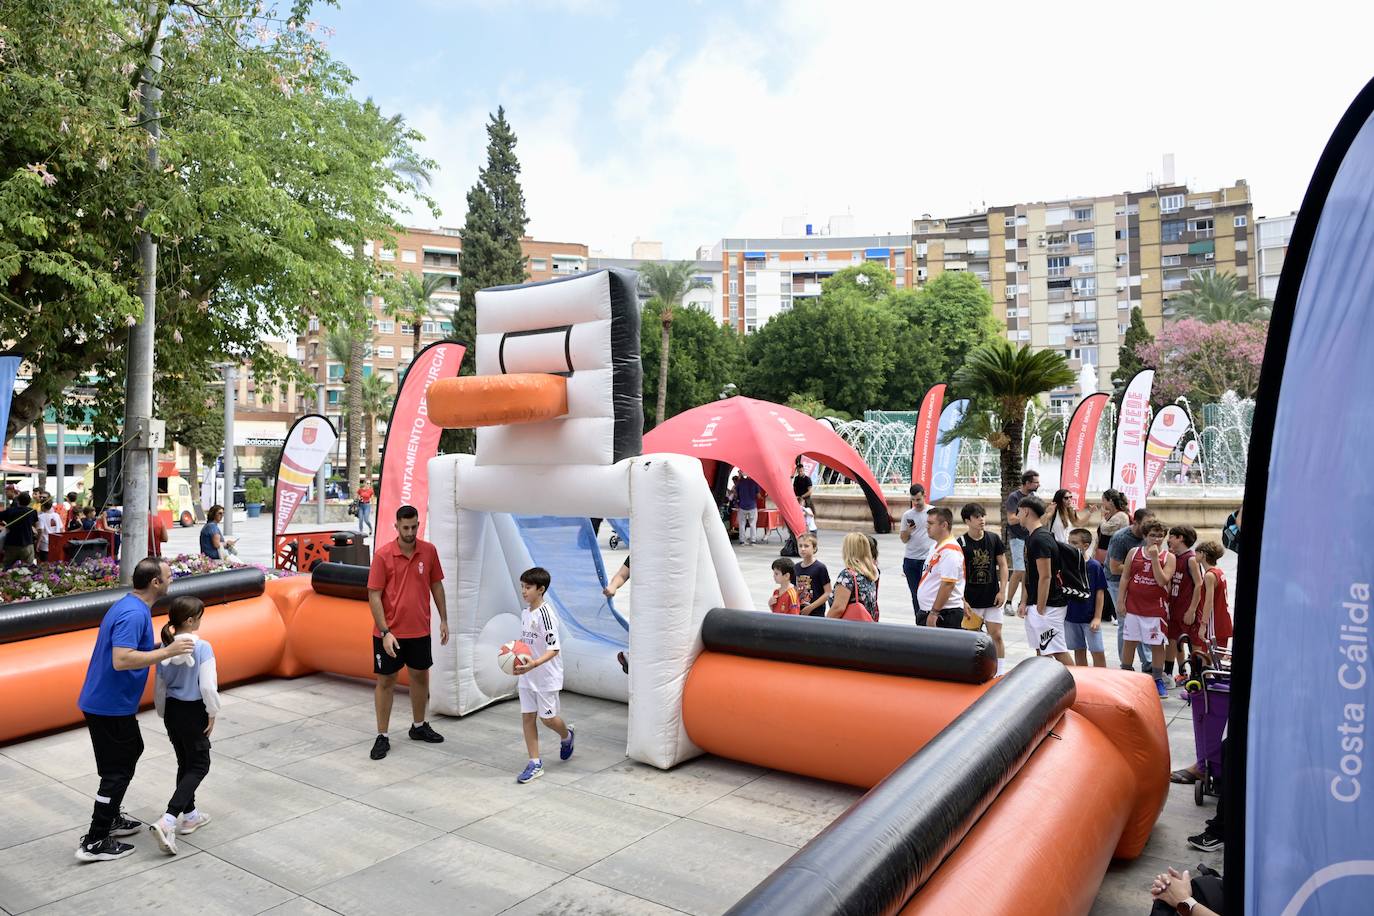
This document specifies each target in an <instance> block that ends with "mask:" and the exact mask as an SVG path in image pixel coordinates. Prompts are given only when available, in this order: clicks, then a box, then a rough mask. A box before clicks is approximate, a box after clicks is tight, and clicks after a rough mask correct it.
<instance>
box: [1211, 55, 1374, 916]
mask: <svg viewBox="0 0 1374 916" xmlns="http://www.w3.org/2000/svg"><path fill="white" fill-rule="evenodd" d="M1372 308H1374V82H1372V83H1370V84H1369V85H1368V86H1366V87H1365V89H1364V90H1363V91H1362V92H1361V93H1360V95H1359V96H1358V97H1357V98H1356V100H1355V103H1354V104H1353V105H1352V106H1351V108H1350V110H1349V111H1347V112H1346V115H1345V117H1344V118H1343V119H1342V120H1341V122H1340V124H1339V125H1338V127H1337V128H1336V132H1335V134H1334V135H1333V136H1332V138H1331V140H1330V142H1329V143H1328V145H1327V147H1326V150H1325V152H1324V153H1323V154H1322V158H1321V160H1320V161H1319V163H1318V165H1317V170H1316V173H1315V174H1314V176H1313V178H1312V182H1311V184H1310V185H1309V187H1308V190H1307V195H1306V197H1305V198H1304V200H1303V205H1302V209H1301V210H1300V211H1299V214H1298V219H1297V222H1296V224H1295V226H1294V231H1293V236H1292V239H1291V241H1290V244H1289V248H1288V254H1287V258H1286V260H1285V263H1284V268H1283V274H1282V277H1281V279H1280V281H1279V288H1278V293H1277V296H1276V297H1275V301H1274V314H1273V319H1272V321H1271V325H1270V330H1269V339H1268V344H1267V347H1266V350H1265V354H1264V366H1263V369H1262V372H1261V376H1260V386H1259V391H1258V395H1257V397H1256V410H1255V420H1254V427H1253V429H1252V437H1251V441H1250V455H1249V469H1248V476H1247V479H1246V495H1245V506H1244V510H1245V512H1244V519H1243V529H1244V532H1245V541H1244V542H1243V543H1244V546H1243V547H1242V549H1241V552H1240V558H1239V570H1238V574H1237V583H1236V599H1237V600H1236V615H1235V619H1236V624H1237V626H1236V636H1235V639H1236V642H1235V663H1234V664H1235V668H1234V680H1233V684H1232V688H1233V689H1232V705H1231V719H1230V736H1229V739H1228V743H1227V751H1226V753H1227V759H1226V763H1225V779H1224V787H1223V791H1224V793H1225V801H1226V805H1227V810H1226V817H1227V823H1226V825H1225V826H1226V872H1225V878H1226V884H1227V892H1226V897H1227V900H1226V903H1227V912H1228V913H1240V912H1242V907H1241V906H1240V905H1238V904H1243V911H1244V912H1245V913H1247V914H1249V913H1253V914H1283V916H1289V914H1292V916H1298V914H1310V916H1317V914H1334V913H1368V912H1371V907H1374V903H1372V902H1371V901H1374V741H1371V739H1372V738H1374V733H1371V732H1372V731H1374V661H1371V651H1370V650H1371V645H1370V634H1371V631H1374V627H1372V626H1371V622H1370V607H1371V605H1374V597H1372V594H1374V552H1371V551H1370V549H1369V521H1368V516H1367V513H1366V511H1365V507H1368V506H1371V505H1374V474H1371V473H1370V456H1371V455H1374V316H1372V315H1371V309H1372ZM1337 505H1341V506H1350V507H1354V508H1355V511H1352V512H1335V513H1327V512H1322V511H1321V510H1320V509H1319V508H1318V507H1322V506H1337ZM1313 512H1317V513H1319V514H1320V516H1321V518H1320V521H1317V520H1316V519H1315V518H1314V516H1313ZM1314 537H1315V538H1316V540H1314Z"/></svg>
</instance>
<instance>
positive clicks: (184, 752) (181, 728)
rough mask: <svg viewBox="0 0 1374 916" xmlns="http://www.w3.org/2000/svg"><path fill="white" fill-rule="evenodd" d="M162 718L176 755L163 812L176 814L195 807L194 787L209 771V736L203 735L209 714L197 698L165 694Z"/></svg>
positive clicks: (186, 811) (208, 720)
mask: <svg viewBox="0 0 1374 916" xmlns="http://www.w3.org/2000/svg"><path fill="white" fill-rule="evenodd" d="M163 721H164V722H165V723H166V725H167V740H169V741H171V742H172V750H174V751H176V755H177V787H176V791H174V792H173V793H172V798H171V800H170V801H168V802H167V813H168V814H170V815H172V816H173V817H176V816H177V815H179V814H189V813H190V812H192V811H194V810H196V789H197V788H198V787H199V786H200V781H201V780H202V779H204V778H205V775H206V774H207V773H209V772H210V738H209V737H208V736H207V735H206V734H205V727H206V726H207V725H209V724H210V717H209V716H208V715H207V714H206V712H205V704H204V703H203V702H202V701H200V700H178V699H176V698H174V697H168V698H167V700H166V705H165V706H164V707H163Z"/></svg>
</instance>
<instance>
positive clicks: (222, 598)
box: [0, 567, 267, 643]
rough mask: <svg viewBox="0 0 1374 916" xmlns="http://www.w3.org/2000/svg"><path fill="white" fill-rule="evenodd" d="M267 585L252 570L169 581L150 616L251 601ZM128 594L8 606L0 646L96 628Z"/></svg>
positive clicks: (0, 616) (0, 615)
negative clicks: (190, 600)
mask: <svg viewBox="0 0 1374 916" xmlns="http://www.w3.org/2000/svg"><path fill="white" fill-rule="evenodd" d="M266 581H267V577H266V576H264V575H263V573H262V570H260V569H257V568H254V567H243V568H240V569H226V570H223V571H221V572H213V573H205V574H204V575H199V576H186V577H185V578H182V579H174V580H172V584H171V585H170V586H169V587H168V589H167V595H166V596H165V597H164V598H162V599H161V600H159V601H158V602H157V604H155V605H153V614H154V616H156V615H157V614H159V613H164V612H165V611H166V608H167V604H168V603H169V602H170V601H171V600H172V599H173V598H177V597H180V596H182V595H191V596H192V597H195V598H199V599H200V600H201V601H204V602H205V603H206V605H213V604H227V603H229V602H230V601H238V600H240V599H242V598H253V597H256V596H257V595H261V594H262V593H263V587H264V583H265V582H266ZM130 591H131V589H128V588H107V589H101V590H100V591H97V592H82V593H80V594H77V595H59V596H57V597H56V598H39V599H37V600H35V601H20V602H16V603H12V604H7V605H5V606H4V607H2V608H0V643H6V642H19V641H20V640H23V639H36V638H38V637H39V636H52V635H53V634H55V633H70V632H73V631H75V630H85V629H89V628H90V627H98V626H100V620H101V618H103V617H104V616H105V612H106V611H108V610H109V609H110V606H111V605H112V604H114V603H115V602H116V601H118V600H119V599H120V598H123V597H124V596H125V595H127V594H129V592H130Z"/></svg>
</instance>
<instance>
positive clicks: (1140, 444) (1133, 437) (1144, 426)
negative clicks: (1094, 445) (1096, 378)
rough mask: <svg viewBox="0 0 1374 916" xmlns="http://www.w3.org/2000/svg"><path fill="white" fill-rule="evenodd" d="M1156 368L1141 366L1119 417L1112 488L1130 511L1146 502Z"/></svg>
mask: <svg viewBox="0 0 1374 916" xmlns="http://www.w3.org/2000/svg"><path fill="white" fill-rule="evenodd" d="M1154 383H1155V370H1153V369H1141V370H1140V371H1139V372H1137V373H1136V374H1135V377H1134V378H1132V379H1131V383H1130V384H1129V385H1127V386H1126V393H1125V394H1124V395H1123V396H1122V398H1121V412H1120V413H1119V414H1118V415H1117V419H1116V448H1114V449H1113V450H1112V488H1113V489H1116V490H1120V491H1121V492H1122V493H1123V494H1124V495H1125V497H1126V501H1127V502H1128V503H1130V511H1132V512H1134V511H1135V510H1136V509H1138V508H1140V507H1141V506H1143V505H1145V439H1146V432H1147V430H1148V428H1149V423H1150V389H1151V388H1153V387H1154Z"/></svg>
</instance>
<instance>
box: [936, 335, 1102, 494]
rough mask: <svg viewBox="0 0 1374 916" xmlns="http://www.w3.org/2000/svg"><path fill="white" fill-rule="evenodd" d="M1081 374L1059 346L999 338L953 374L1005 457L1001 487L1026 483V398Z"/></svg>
mask: <svg viewBox="0 0 1374 916" xmlns="http://www.w3.org/2000/svg"><path fill="white" fill-rule="evenodd" d="M1075 378H1076V376H1075V375H1074V373H1073V371H1072V370H1071V369H1069V364H1068V362H1067V361H1066V360H1065V359H1064V357H1063V355H1061V354H1060V353H1058V352H1056V351H1054V350H1032V349H1031V348H1030V347H1028V346H1022V347H1017V346H1016V345H1014V344H1013V343H1011V342H1010V341H1008V340H1006V339H1005V338H1001V337H996V338H993V339H992V340H990V341H988V342H987V343H985V344H983V345H982V346H981V347H979V348H978V349H976V350H974V351H973V352H972V353H970V354H969V355H968V360H967V361H966V362H965V363H964V365H963V367H961V368H960V369H959V371H958V372H957V373H955V376H954V384H955V385H957V386H958V388H959V392H960V393H961V394H962V395H964V396H966V397H969V398H971V399H972V401H973V403H972V404H970V408H971V409H970V410H969V411H968V413H969V414H982V415H983V417H984V419H982V420H978V419H975V420H973V421H972V422H971V423H970V427H972V426H974V425H975V424H979V423H981V424H982V425H983V429H982V436H983V438H985V439H987V442H988V444H989V445H991V446H992V447H993V448H995V449H997V450H998V452H1000V453H1001V457H1002V492H1003V493H1010V492H1011V491H1012V490H1013V489H1015V488H1016V487H1017V486H1020V484H1021V449H1022V445H1023V442H1022V439H1023V436H1024V425H1025V415H1026V403H1027V402H1028V401H1030V400H1031V399H1032V398H1034V397H1036V396H1038V395H1040V394H1043V393H1044V392H1046V391H1050V390H1052V389H1054V388H1062V387H1064V386H1066V385H1072V384H1073V383H1074V380H1075Z"/></svg>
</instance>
